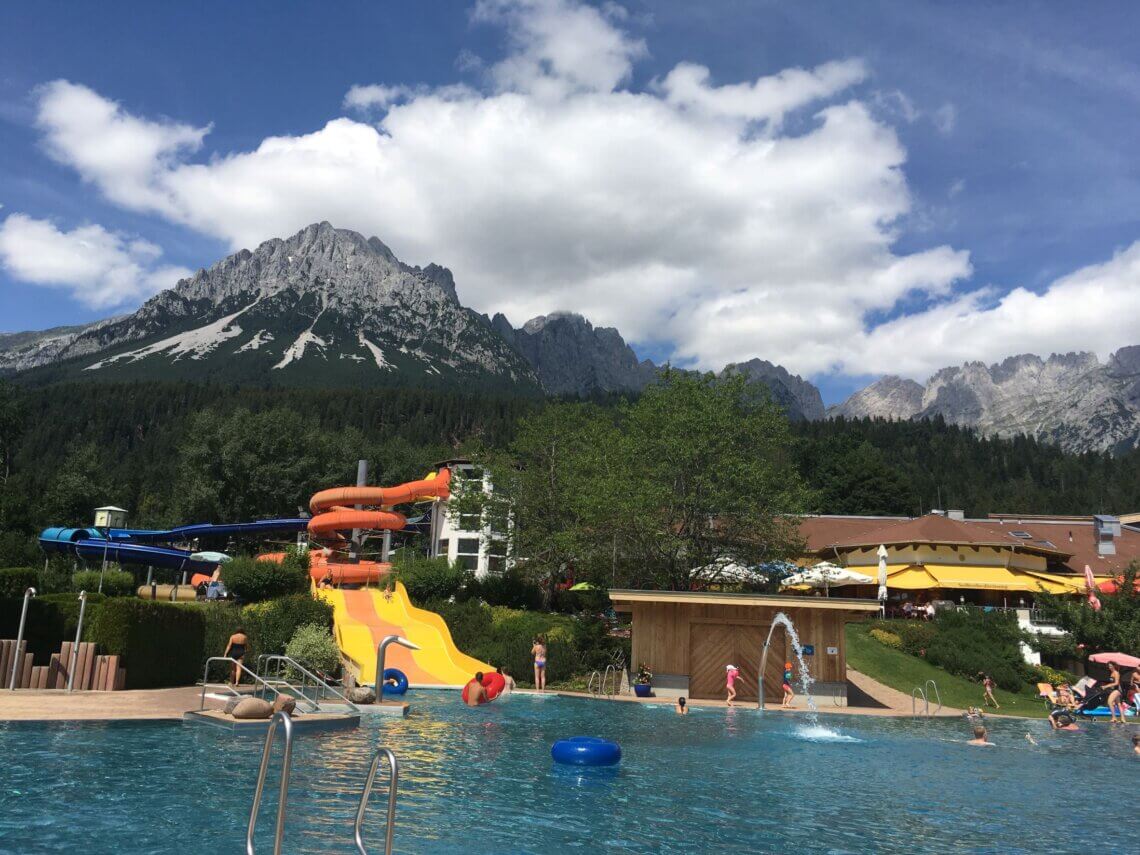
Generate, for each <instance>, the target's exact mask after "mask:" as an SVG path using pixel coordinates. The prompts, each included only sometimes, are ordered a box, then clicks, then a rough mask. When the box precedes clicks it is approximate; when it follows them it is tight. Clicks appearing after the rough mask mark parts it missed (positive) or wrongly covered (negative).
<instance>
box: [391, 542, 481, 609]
mask: <svg viewBox="0 0 1140 855" xmlns="http://www.w3.org/2000/svg"><path fill="white" fill-rule="evenodd" d="M392 566H393V569H394V570H395V572H396V578H398V579H399V580H400V581H401V582H403V583H404V587H405V588H407V589H408V596H409V597H411V598H412V601H413V602H415V603H425V602H428V601H431V600H446V599H448V598H450V597H453V596H455V595H456V594H457V593H459V589H460V588H462V587H463V583H464V582H466V581H467V578H468V576H467V571H465V570H464V569H463V568H462V567H460V566H459V564H457V563H456V564H452V563H450V562H449V561H448V560H447V559H446V558H424V557H423V556H422V555H418V554H415V553H412V552H410V551H406V550H405V551H401V552H399V553H397V555H396V560H395V562H394V563H393V565H392Z"/></svg>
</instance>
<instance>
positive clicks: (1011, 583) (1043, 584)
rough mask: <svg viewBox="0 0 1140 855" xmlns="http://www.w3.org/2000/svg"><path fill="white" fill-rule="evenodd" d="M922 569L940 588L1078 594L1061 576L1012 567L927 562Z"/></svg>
mask: <svg viewBox="0 0 1140 855" xmlns="http://www.w3.org/2000/svg"><path fill="white" fill-rule="evenodd" d="M926 569H927V571H928V572H929V573H931V574H932V575H933V576H934V577H935V578H936V579H938V582H939V587H941V588H967V589H972V590H984V591H1024V592H1026V593H1031V594H1032V593H1036V592H1037V591H1040V590H1041V589H1042V588H1044V589H1045V590H1046V591H1048V592H1049V593H1051V594H1073V593H1079V591H1077V590H1075V589H1074V588H1073V586H1072V585H1071V584H1069V583H1068V582H1067V581H1065V580H1064V579H1062V578H1061V577H1058V576H1051V575H1049V574H1046V573H1035V572H1033V571H1028V570H1018V569H1016V568H1011V569H1007V568H1005V567H978V566H973V567H970V566H957V565H953V564H927V565H926Z"/></svg>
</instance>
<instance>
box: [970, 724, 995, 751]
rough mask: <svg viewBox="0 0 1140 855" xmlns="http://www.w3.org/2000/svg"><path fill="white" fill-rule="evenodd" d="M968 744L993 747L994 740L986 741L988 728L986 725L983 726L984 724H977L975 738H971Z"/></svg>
mask: <svg viewBox="0 0 1140 855" xmlns="http://www.w3.org/2000/svg"><path fill="white" fill-rule="evenodd" d="M966 744H967V745H988V746H990V747H991V748H992V747H993V743H992V742H987V741H986V729H985V728H984V727H982V725H980V724H979V725H976V726H975V727H974V738H973V739H971V740H969V741H968V742H967V743H966Z"/></svg>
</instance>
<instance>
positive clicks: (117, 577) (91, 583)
mask: <svg viewBox="0 0 1140 855" xmlns="http://www.w3.org/2000/svg"><path fill="white" fill-rule="evenodd" d="M71 588H72V590H73V591H76V592H79V591H98V590H99V571H98V570H81V571H79V572H78V573H73V574H72V576H71ZM137 588H138V586H137V585H136V584H135V577H134V574H133V573H128V572H127V571H125V570H107V571H105V572H104V573H103V594H105V595H106V596H108V597H129V596H132V595H133V594H134V593H135V591H136V590H137Z"/></svg>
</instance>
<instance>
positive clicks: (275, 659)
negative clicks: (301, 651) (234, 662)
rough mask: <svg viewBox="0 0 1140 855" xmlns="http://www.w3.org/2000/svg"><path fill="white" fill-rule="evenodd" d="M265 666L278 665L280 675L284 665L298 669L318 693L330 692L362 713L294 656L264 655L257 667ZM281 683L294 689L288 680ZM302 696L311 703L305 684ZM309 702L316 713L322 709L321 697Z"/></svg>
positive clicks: (349, 706) (260, 657)
mask: <svg viewBox="0 0 1140 855" xmlns="http://www.w3.org/2000/svg"><path fill="white" fill-rule="evenodd" d="M263 664H264V665H265V666H266V667H268V666H269V665H271V664H276V665H277V669H278V674H280V671H281V666H282V665H287V666H291V667H293V668H296V669H297V670H298V671H300V672H301V677H302V680H304V679H309V680H312V681H313V683H314V684H315V687H316V689H317V691H318V693H319V692H320V691H322V690H323V691H325V692H328V693H329V694H330V695H333V696H335V697H338V698H340V699H341V700H342V701H344V703H345V705H346V706H348V708H349V709H351V710H352V711H353V712H357V713H358V712H360V707H358V706H357V705H356V704H354V703H353V702H352V701H350V700H349V699H348V697H347V696H346V695H344V694H343V693H341V692H339V691H337V689H336V688H335V687H334V686H332V685H331V684H330V683H329V682H328V681H326V680H322V679H321V678H320V677H318V676H317V675H316V674H314V673H313V672H312V671H310V670H309V669H308V668H306V667H305V666H304V665H302V664H301V663H300V662H298V661H297V660H296V659H294V658H293V657H292V656H287V655H285V654H283V653H262V654H261V655H260V656H258V657H257V667H258V670H259V671H260V670H261V668H262V665H263ZM280 682H281V683H282V685H284V686H287V687H289V688H294V687H293V685H292V684H291V683H289V681H288V680H284V679H281V680H280ZM300 694H301V697H302V698H304V700H306V701H309V698H308V696H306V695H305V694H304V683H303V682H302V684H301V689H300ZM309 702H310V703H311V704H312V706H313V711H314V712H316V711H317V710H319V709H320V706H321V700H320V697H319V696H318V697H317V698H316V699H315V700H313V701H309Z"/></svg>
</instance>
